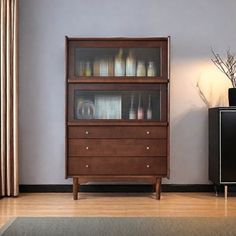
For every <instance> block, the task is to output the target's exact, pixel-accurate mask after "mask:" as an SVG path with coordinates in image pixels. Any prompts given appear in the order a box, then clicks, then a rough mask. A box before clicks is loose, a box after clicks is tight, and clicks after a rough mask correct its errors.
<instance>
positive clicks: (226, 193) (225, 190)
mask: <svg viewBox="0 0 236 236" xmlns="http://www.w3.org/2000/svg"><path fill="white" fill-rule="evenodd" d="M224 192H225V200H227V198H228V186H227V185H225V187H224Z"/></svg>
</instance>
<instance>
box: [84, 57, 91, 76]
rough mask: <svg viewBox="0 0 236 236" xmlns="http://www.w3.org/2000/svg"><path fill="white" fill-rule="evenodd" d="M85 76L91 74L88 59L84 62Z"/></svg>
mask: <svg viewBox="0 0 236 236" xmlns="http://www.w3.org/2000/svg"><path fill="white" fill-rule="evenodd" d="M85 76H92V67H91V63H90V62H89V61H87V62H86V64H85Z"/></svg>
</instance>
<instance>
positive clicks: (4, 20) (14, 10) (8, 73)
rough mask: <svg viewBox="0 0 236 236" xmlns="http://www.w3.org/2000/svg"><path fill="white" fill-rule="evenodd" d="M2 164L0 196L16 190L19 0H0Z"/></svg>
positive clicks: (17, 189)
mask: <svg viewBox="0 0 236 236" xmlns="http://www.w3.org/2000/svg"><path fill="white" fill-rule="evenodd" d="M0 8H1V12H0V17H1V24H0V25H1V37H0V40H1V41H0V49H1V58H0V59H1V60H0V64H1V67H0V73H1V81H0V85H1V162H0V196H2V197H3V196H17V195H18V193H19V187H18V0H0Z"/></svg>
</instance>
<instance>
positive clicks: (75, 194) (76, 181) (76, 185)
mask: <svg viewBox="0 0 236 236" xmlns="http://www.w3.org/2000/svg"><path fill="white" fill-rule="evenodd" d="M78 191H79V178H78V177H73V198H74V200H77V199H78Z"/></svg>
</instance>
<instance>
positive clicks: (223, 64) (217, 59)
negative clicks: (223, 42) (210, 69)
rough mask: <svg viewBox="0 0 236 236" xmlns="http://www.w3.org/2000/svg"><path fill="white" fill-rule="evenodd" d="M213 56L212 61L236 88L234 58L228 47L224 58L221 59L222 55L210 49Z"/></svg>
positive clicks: (235, 62) (235, 61)
mask: <svg viewBox="0 0 236 236" xmlns="http://www.w3.org/2000/svg"><path fill="white" fill-rule="evenodd" d="M211 51H212V54H213V56H214V58H212V59H211V60H212V62H213V63H214V64H215V65H216V66H217V68H218V69H219V70H220V71H222V72H223V73H224V74H225V75H226V76H227V77H228V78H229V79H230V81H231V83H232V86H233V87H234V88H236V58H235V55H234V54H233V53H231V51H230V49H229V50H228V51H227V54H226V59H225V60H223V59H222V57H221V56H220V55H219V54H218V53H215V52H214V50H213V49H211Z"/></svg>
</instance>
